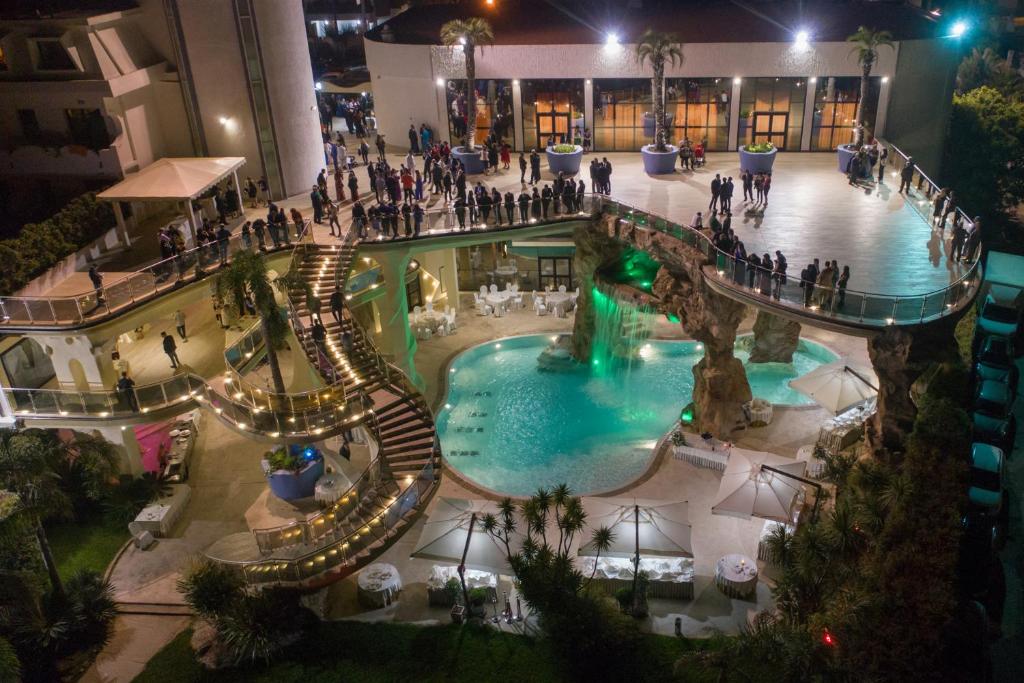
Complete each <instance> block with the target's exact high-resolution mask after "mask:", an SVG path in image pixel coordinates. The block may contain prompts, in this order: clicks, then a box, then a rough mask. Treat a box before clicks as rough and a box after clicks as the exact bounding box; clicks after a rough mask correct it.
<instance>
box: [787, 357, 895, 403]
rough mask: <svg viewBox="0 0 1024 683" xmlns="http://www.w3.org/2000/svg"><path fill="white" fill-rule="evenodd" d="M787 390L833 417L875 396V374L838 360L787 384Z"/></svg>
mask: <svg viewBox="0 0 1024 683" xmlns="http://www.w3.org/2000/svg"><path fill="white" fill-rule="evenodd" d="M789 386H790V387H792V388H793V389H796V390H797V391H799V392H800V393H801V394H804V395H805V396H810V397H811V398H813V399H814V400H815V401H817V402H818V405H820V406H822V407H823V408H825V409H827V410H830V411H832V412H833V413H837V414H838V413H841V412H843V411H844V410H846V409H847V408H849V407H850V406H852V405H855V404H857V403H860V402H861V401H865V400H867V399H869V398H872V397H874V396H877V395H878V377H877V376H876V375H875V371H874V370H872V369H871V368H865V367H861V366H859V365H854V364H853V363H848V362H847V361H845V360H842V359H840V360H837V361H834V362H832V363H828V364H827V365H820V366H818V367H817V368H815V369H814V370H811V371H810V372H808V373H807V374H806V375H801V376H800V377H797V378H796V379H794V380H790V382H789Z"/></svg>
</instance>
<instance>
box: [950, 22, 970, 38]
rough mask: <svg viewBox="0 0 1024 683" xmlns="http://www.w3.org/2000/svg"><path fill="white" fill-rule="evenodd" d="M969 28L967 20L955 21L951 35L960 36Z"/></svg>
mask: <svg viewBox="0 0 1024 683" xmlns="http://www.w3.org/2000/svg"><path fill="white" fill-rule="evenodd" d="M967 29H968V26H967V22H966V21H963V20H960V21H957V22H954V23H953V28H952V29H950V32H949V35H951V36H952V37H954V38H959V37H960V36H962V35H963V34H965V33H967Z"/></svg>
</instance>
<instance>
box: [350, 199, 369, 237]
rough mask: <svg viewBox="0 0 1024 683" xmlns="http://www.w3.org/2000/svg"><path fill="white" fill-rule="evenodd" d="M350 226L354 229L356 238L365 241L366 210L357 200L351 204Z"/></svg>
mask: <svg viewBox="0 0 1024 683" xmlns="http://www.w3.org/2000/svg"><path fill="white" fill-rule="evenodd" d="M352 225H353V226H354V227H355V229H356V236H357V237H359V239H361V240H364V239H366V209H365V208H364V207H363V203H362V202H361V201H359V200H358V199H356V200H354V201H353V202H352Z"/></svg>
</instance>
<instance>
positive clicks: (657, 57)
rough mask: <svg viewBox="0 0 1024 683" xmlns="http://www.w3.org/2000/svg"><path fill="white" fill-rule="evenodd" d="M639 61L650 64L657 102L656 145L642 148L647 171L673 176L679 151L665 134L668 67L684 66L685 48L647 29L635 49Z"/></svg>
mask: <svg viewBox="0 0 1024 683" xmlns="http://www.w3.org/2000/svg"><path fill="white" fill-rule="evenodd" d="M636 59H637V61H638V62H639V63H640V65H641V66H643V65H644V64H645V63H646V62H650V63H651V70H652V71H653V75H652V77H651V95H652V99H653V101H654V144H651V145H645V146H643V147H641V148H640V154H641V155H642V156H643V160H644V171H645V172H647V173H649V174H651V175H663V174H666V173H672V172H674V171H675V167H676V153H677V152H678V151H679V149H678V148H677V147H675V146H673V145H670V144H668V142H667V132H666V130H665V64H666V63H668V64H671V65H672V66H675V65H677V64H682V63H683V48H682V45H681V44H680V43H679V39H678V38H677V37H676V36H675V34H672V33H659V32H657V31H654V30H652V29H647V30H646V31H644V34H643V35H642V36H640V42H639V43H637V46H636Z"/></svg>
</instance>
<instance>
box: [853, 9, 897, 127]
mask: <svg viewBox="0 0 1024 683" xmlns="http://www.w3.org/2000/svg"><path fill="white" fill-rule="evenodd" d="M846 40H847V41H849V42H851V43H853V45H854V47H853V50H852V52H856V53H857V63H858V64H860V69H861V75H860V102H858V103H857V128H856V136H857V137H856V138H855V139H854V144H855V145H857V146H858V147H859V146H861V145H863V144H864V103H865V102H866V101H867V99H868V86H869V85H870V83H871V69H872V67H874V65H875V62H876V61H878V48H880V47H889V48H892V34H891V33H889V32H888V31H877V30H875V29H873V28H868V27H866V26H860V27H859V28H858V29H857V32H856V33H854V34H853V35H852V36H850V37H849V38H847V39H846Z"/></svg>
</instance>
